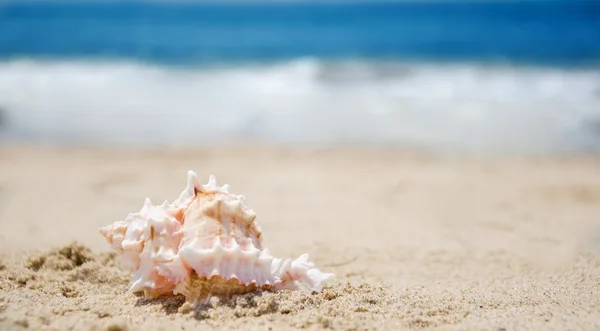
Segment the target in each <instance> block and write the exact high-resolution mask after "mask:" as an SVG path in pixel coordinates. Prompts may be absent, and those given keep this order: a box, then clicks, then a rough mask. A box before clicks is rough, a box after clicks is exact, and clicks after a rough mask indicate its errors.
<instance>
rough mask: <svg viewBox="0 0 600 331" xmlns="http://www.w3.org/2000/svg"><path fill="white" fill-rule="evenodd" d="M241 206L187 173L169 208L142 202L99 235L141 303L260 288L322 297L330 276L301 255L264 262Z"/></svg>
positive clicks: (251, 216)
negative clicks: (128, 275) (116, 257)
mask: <svg viewBox="0 0 600 331" xmlns="http://www.w3.org/2000/svg"><path fill="white" fill-rule="evenodd" d="M243 201H244V197H243V196H241V195H233V194H231V193H229V187H228V186H227V185H224V186H221V187H219V186H218V185H217V182H216V179H215V177H214V176H212V175H211V176H210V179H209V181H208V184H206V185H202V184H200V183H199V181H198V177H197V176H196V174H195V173H194V172H193V171H189V172H188V180H187V187H186V189H185V190H184V191H183V192H182V193H181V195H180V196H179V198H178V199H177V200H175V201H174V202H173V203H172V204H169V203H168V202H165V203H163V204H162V205H160V206H154V205H152V203H151V202H150V200H149V199H146V203H145V204H144V207H143V208H142V210H141V211H140V212H139V213H135V214H130V215H129V216H128V217H127V218H126V219H125V221H124V222H123V221H119V222H115V223H114V224H112V225H109V226H107V227H104V228H102V229H101V230H100V232H101V233H102V235H104V236H105V237H106V239H107V241H108V242H109V243H110V244H111V246H112V248H113V249H115V250H116V251H117V252H119V253H120V254H121V264H122V266H123V267H124V268H126V269H128V270H131V271H133V274H134V281H133V284H132V286H131V289H130V290H131V291H134V292H135V291H142V290H143V291H144V293H145V295H146V297H155V296H160V295H170V294H177V293H181V294H184V295H185V296H186V298H187V300H188V301H189V302H191V303H192V304H196V303H198V302H202V301H205V300H206V299H208V298H209V297H210V296H211V295H230V294H236V293H247V292H251V291H254V290H256V289H259V288H260V289H265V290H278V289H284V288H285V289H301V290H304V291H308V292H312V291H317V292H319V291H321V289H322V286H323V284H324V283H325V282H326V281H327V280H329V279H331V278H333V276H334V275H333V274H329V273H323V272H321V271H319V270H317V269H315V268H314V264H313V263H311V262H309V261H308V258H309V257H308V255H307V254H303V255H302V256H300V257H299V258H298V259H296V260H292V259H280V258H274V257H273V256H271V254H270V253H269V250H268V249H263V245H262V237H261V230H260V227H259V226H258V224H257V223H256V222H255V218H256V214H255V213H254V211H253V210H251V209H249V208H248V207H246V206H245V205H244V203H243Z"/></svg>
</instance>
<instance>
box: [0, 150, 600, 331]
mask: <svg viewBox="0 0 600 331" xmlns="http://www.w3.org/2000/svg"><path fill="white" fill-rule="evenodd" d="M188 170H194V171H196V172H197V173H198V175H199V176H200V177H201V178H203V180H204V181H206V180H207V179H208V176H209V175H210V174H214V175H216V177H217V179H218V180H219V182H220V183H228V184H230V185H231V190H232V191H233V192H235V193H241V194H244V195H245V196H246V199H247V200H246V202H247V205H248V206H249V207H251V208H252V209H254V210H255V211H256V213H257V215H258V217H257V222H258V223H259V224H260V226H261V227H262V229H263V236H264V243H265V246H266V247H268V248H269V249H270V250H271V252H272V253H273V255H275V256H280V257H297V256H298V255H300V254H302V253H309V254H310V256H311V258H312V259H313V260H314V262H315V263H316V264H317V266H318V267H319V268H320V269H321V270H323V271H326V272H333V273H335V274H336V276H337V278H336V280H335V281H334V282H332V283H331V284H330V285H329V286H328V287H327V288H326V289H325V290H324V291H323V292H321V293H317V294H306V293H302V292H290V291H281V292H277V293H259V294H248V295H244V296H237V297H234V298H232V299H229V300H219V299H218V298H213V299H212V300H211V302H210V303H209V304H208V305H205V306H202V307H200V308H198V309H196V310H193V309H190V307H189V306H187V305H185V304H184V300H183V298H182V297H171V298H160V299H153V300H149V299H144V298H143V297H142V296H139V295H136V294H131V293H127V288H128V286H129V283H130V281H131V275H130V274H129V273H128V272H125V271H123V270H121V268H120V267H119V264H118V259H117V257H116V255H115V254H114V253H111V251H110V247H109V245H108V244H107V243H106V242H105V240H104V238H103V237H102V236H101V235H100V234H99V233H98V228H99V227H101V226H104V225H108V224H110V223H112V222H114V221H117V220H122V219H124V218H125V217H126V215H127V214H128V213H129V212H136V211H138V210H139V209H140V208H141V206H142V204H143V202H144V198H145V197H150V198H151V199H152V200H153V201H154V202H161V201H164V200H170V201H171V200H173V199H174V198H176V197H177V196H178V195H179V193H180V192H181V190H183V188H184V187H185V183H186V172H187V171H188ZM0 226H1V227H2V231H0V251H1V255H0V329H1V330H25V329H30V330H112V331H115V330H196V329H239V330H287V329H310V330H314V329H335V330H418V329H438V330H494V331H500V330H599V329H600V157H593V156H569V157H567V156H561V157H559V156H544V157H524V156H523V157H516V156H513V157H508V156H504V157H500V156H497V157H488V158H484V157H474V156H461V157H459V156H454V157H449V156H446V157H442V156H434V155H424V154H418V153H413V152H408V151H402V150H395V149H384V148H381V149H366V148H336V149H325V148H308V147H305V148H299V147H298V148H283V147H272V146H261V145H246V146H238V147H235V146H229V145H223V146H222V147H213V148H199V149H193V150H192V149H186V150H183V149H182V150H127V149H123V150H109V149H92V148H67V147H62V148H59V147H39V146H17V145H4V146H3V147H1V148H0Z"/></svg>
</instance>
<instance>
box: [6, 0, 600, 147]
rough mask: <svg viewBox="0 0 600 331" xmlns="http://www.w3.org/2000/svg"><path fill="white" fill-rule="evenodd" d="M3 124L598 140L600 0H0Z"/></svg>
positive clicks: (328, 136) (169, 135)
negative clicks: (366, 0) (394, 0)
mask: <svg viewBox="0 0 600 331" xmlns="http://www.w3.org/2000/svg"><path fill="white" fill-rule="evenodd" d="M0 140H2V141H29V142H44V143H47V142H50V143H75V144H102V145H106V144H109V145H111V144H117V145H126V144H131V145H143V146H154V145H167V146H181V145H199V144H200V145H201V144H210V143H213V142H218V141H238V140H244V141H260V142H275V143H289V144H296V143H300V144H304V143H310V144H334V145H335V144H385V145H397V146H403V147H413V148H423V149H430V150H440V151H467V152H468V151H491V152H527V153H529V152H532V153H538V152H541V153H545V152H551V153H560V152H589V151H593V152H598V151H600V1H592V0H589V1H578V0H573V1H569V0H555V1H549V0H546V1H543V0H540V1H533V0H532V1H459V0H454V1H442V2H435V1H416V0H413V1H398V2H393V1H387V2H378V3H375V2H364V1H353V2H347V1H341V0H340V1H336V2H311V1H296V2H285V3H284V2H248V1H246V2H238V3H233V2H232V3H223V2H222V3H210V2H202V1H198V2H195V1H192V0H188V1H185V2H167V1H164V2H160V1H137V2H125V1H118V0H113V1H90V2H87V1H78V2H64V1H63V2H55V1H51V0H46V1H41V2H31V1H16V0H15V1H0Z"/></svg>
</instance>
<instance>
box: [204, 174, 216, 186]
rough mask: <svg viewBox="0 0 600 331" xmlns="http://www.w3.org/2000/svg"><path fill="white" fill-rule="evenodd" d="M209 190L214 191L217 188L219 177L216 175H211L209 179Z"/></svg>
mask: <svg viewBox="0 0 600 331" xmlns="http://www.w3.org/2000/svg"><path fill="white" fill-rule="evenodd" d="M206 186H207V188H208V189H214V188H217V187H218V186H217V177H215V175H210V177H208V184H206Z"/></svg>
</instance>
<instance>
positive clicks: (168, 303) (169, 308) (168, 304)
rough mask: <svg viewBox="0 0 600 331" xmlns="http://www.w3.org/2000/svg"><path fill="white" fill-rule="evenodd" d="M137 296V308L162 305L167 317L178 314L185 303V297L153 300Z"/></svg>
mask: <svg viewBox="0 0 600 331" xmlns="http://www.w3.org/2000/svg"><path fill="white" fill-rule="evenodd" d="M136 296H137V297H138V300H137V302H136V303H135V306H136V307H143V306H150V305H152V306H154V305H161V306H162V309H163V310H164V312H165V313H166V314H167V315H172V314H176V313H177V312H178V311H179V308H180V307H181V306H183V304H184V303H185V297H184V296H183V295H176V296H168V297H158V298H152V299H147V298H145V297H144V295H143V294H141V293H140V294H137V293H136Z"/></svg>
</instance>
